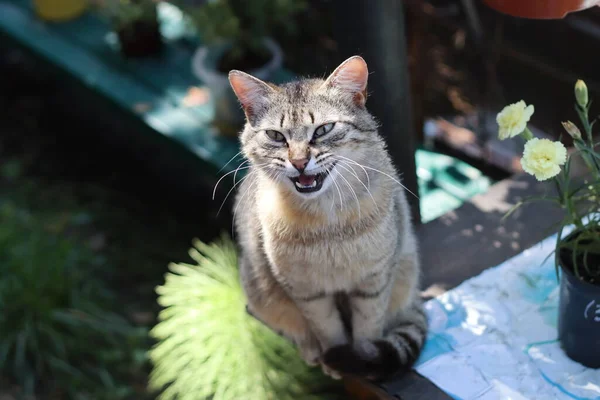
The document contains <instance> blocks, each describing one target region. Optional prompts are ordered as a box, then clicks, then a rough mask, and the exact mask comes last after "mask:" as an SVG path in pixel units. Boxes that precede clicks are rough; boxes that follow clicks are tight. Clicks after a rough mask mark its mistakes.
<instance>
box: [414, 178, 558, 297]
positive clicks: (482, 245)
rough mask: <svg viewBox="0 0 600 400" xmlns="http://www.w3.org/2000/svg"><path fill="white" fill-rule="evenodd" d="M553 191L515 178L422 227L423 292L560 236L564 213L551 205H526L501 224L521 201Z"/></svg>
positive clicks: (545, 185)
mask: <svg viewBox="0 0 600 400" xmlns="http://www.w3.org/2000/svg"><path fill="white" fill-rule="evenodd" d="M550 188H551V185H549V184H548V183H547V182H537V181H536V180H535V178H534V177H532V176H530V175H526V174H522V175H517V176H515V177H514V178H510V179H506V180H503V181H500V182H498V183H497V184H495V185H493V186H492V187H491V188H490V190H488V191H487V192H486V193H484V194H481V195H477V196H475V197H473V198H472V199H471V200H469V201H468V202H466V203H465V204H463V205H462V206H461V207H460V208H458V209H457V210H455V211H453V212H450V213H448V214H446V215H445V216H443V217H441V218H439V219H437V220H435V221H432V222H430V223H428V224H424V225H422V226H420V227H418V230H417V235H418V237H419V241H420V246H421V261H422V268H423V287H424V288H429V287H432V286H435V287H437V288H438V289H443V290H447V289H450V288H452V287H454V286H456V285H458V284H460V283H461V282H463V281H464V280H466V279H468V278H471V277H473V276H476V275H478V274H479V273H481V272H482V271H483V270H485V269H486V268H489V267H492V266H495V265H498V264H500V263H502V262H503V261H506V260H507V259H509V258H510V257H512V256H514V255H516V254H518V253H520V252H522V251H524V250H525V249H527V248H529V247H531V246H533V245H534V244H536V243H537V242H539V241H540V240H542V239H544V238H545V237H547V236H549V235H551V234H552V233H554V232H556V229H557V226H556V224H557V223H558V222H559V221H560V220H561V219H562V217H563V213H562V210H560V209H558V208H556V207H553V206H552V205H551V204H549V203H540V202H537V203H535V204H531V205H527V206H524V207H522V208H521V209H520V210H518V211H517V212H515V213H514V215H513V216H511V217H510V218H508V219H506V221H502V219H503V217H504V215H505V213H506V212H507V211H508V210H509V209H510V208H511V207H512V206H513V205H515V204H516V203H517V202H518V201H520V200H522V199H524V198H526V197H528V196H535V195H541V194H545V193H548V191H549V190H551V189H550Z"/></svg>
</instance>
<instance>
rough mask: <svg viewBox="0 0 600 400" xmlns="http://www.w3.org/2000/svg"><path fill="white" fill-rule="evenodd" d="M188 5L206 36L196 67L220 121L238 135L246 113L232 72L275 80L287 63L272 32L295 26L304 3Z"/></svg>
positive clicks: (223, 0) (239, 0)
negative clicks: (233, 84)
mask: <svg viewBox="0 0 600 400" xmlns="http://www.w3.org/2000/svg"><path fill="white" fill-rule="evenodd" d="M195 3H198V1H196V2H195ZM182 7H183V8H185V9H186V10H187V12H188V14H189V15H190V18H191V19H192V20H193V21H194V25H195V26H196V28H197V31H198V33H199V35H200V40H201V42H202V46H200V47H199V48H198V50H197V51H196V53H195V54H194V57H193V59H192V69H193V71H194V73H195V75H196V76H197V77H198V78H199V79H200V80H201V81H202V82H203V83H204V84H205V85H206V86H207V87H208V88H209V90H210V91H211V99H212V102H213V104H214V107H215V111H214V112H215V115H214V119H213V120H214V123H215V125H216V126H217V128H219V131H220V132H221V133H223V134H226V135H227V134H230V135H236V134H237V133H238V132H239V129H240V128H241V126H242V125H243V122H244V115H243V113H242V111H241V108H240V106H239V103H238V101H237V98H236V97H235V95H234V94H233V91H232V90H231V88H230V86H229V80H228V79H227V74H228V73H229V71H231V70H232V69H237V70H242V71H246V72H248V73H251V74H252V75H254V76H256V77H257V78H260V79H262V80H266V81H269V80H272V78H273V76H274V74H275V73H276V72H277V71H278V70H279V69H280V68H281V65H282V62H283V54H282V51H281V48H280V47H279V45H278V44H277V42H276V41H275V40H274V38H273V37H271V35H272V34H273V32H274V30H275V29H278V28H285V29H293V28H294V24H293V20H292V17H293V16H294V15H295V14H296V13H297V12H298V11H300V10H301V9H302V8H303V7H304V3H303V2H302V1H299V0H260V1H252V2H248V1H245V0H211V1H208V2H207V1H200V4H196V5H195V6H194V5H191V6H190V5H188V6H187V7H186V6H185V5H184V6H182Z"/></svg>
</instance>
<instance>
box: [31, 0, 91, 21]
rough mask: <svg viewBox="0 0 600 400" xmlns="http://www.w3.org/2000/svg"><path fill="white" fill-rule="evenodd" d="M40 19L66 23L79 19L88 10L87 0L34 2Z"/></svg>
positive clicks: (42, 0)
mask: <svg viewBox="0 0 600 400" xmlns="http://www.w3.org/2000/svg"><path fill="white" fill-rule="evenodd" d="M33 6H34V9H35V12H36V14H37V16H38V17H40V18H41V19H43V20H45V21H52V22H64V21H69V20H71V19H74V18H77V17H79V16H80V15H81V14H82V13H83V12H84V11H85V9H86V8H87V1H86V0H34V1H33Z"/></svg>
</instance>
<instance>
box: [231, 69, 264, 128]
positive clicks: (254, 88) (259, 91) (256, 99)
mask: <svg viewBox="0 0 600 400" xmlns="http://www.w3.org/2000/svg"><path fill="white" fill-rule="evenodd" d="M229 83H230V84H231V88H232V89H233V91H234V92H235V95H236V96H237V98H238V100H239V101H240V103H242V107H243V108H244V112H245V113H246V117H247V118H248V121H249V122H250V123H251V124H254V121H255V120H256V117H257V115H258V114H259V113H260V112H261V110H263V109H264V108H266V107H267V105H268V100H269V96H270V95H272V94H273V93H275V89H273V88H272V87H271V86H269V85H268V84H266V83H265V82H263V81H261V80H260V79H258V78H255V77H253V76H252V75H249V74H247V73H245V72H242V71H236V70H233V71H231V72H229Z"/></svg>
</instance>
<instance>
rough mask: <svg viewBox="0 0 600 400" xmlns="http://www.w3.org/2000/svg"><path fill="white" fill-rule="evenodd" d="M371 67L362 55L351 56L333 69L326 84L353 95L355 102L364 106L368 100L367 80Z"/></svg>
mask: <svg viewBox="0 0 600 400" xmlns="http://www.w3.org/2000/svg"><path fill="white" fill-rule="evenodd" d="M368 78H369V69H368V68H367V63H366V62H365V60H364V59H363V58H362V57H360V56H354V57H350V58H349V59H347V60H346V61H344V62H343V63H341V64H340V66H339V67H337V68H336V69H335V71H333V73H332V74H331V75H329V78H327V80H326V81H325V83H324V86H330V87H337V88H338V89H341V90H343V91H346V92H348V93H350V94H352V96H353V100H354V102H355V103H356V104H357V105H359V106H364V105H365V102H366V101H367V80H368Z"/></svg>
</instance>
